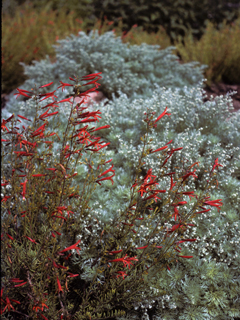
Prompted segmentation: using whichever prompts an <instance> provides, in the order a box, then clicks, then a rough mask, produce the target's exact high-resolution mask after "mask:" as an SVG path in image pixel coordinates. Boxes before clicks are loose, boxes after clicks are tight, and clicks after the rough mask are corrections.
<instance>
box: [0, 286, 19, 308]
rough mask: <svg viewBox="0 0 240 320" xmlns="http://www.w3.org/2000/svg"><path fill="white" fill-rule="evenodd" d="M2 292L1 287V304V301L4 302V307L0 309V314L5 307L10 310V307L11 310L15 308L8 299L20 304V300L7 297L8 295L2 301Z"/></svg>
mask: <svg viewBox="0 0 240 320" xmlns="http://www.w3.org/2000/svg"><path fill="white" fill-rule="evenodd" d="M2 293H3V289H1V304H2V303H5V307H4V309H3V310H2V309H1V313H0V314H3V313H4V311H5V310H6V309H8V311H11V309H12V310H13V311H15V309H14V307H13V306H12V304H11V302H10V301H12V302H15V303H18V304H20V302H19V301H17V300H13V299H9V298H8V297H6V301H4V299H3V298H2Z"/></svg>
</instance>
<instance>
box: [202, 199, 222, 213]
mask: <svg viewBox="0 0 240 320" xmlns="http://www.w3.org/2000/svg"><path fill="white" fill-rule="evenodd" d="M221 200H222V199H218V200H211V201H205V202H204V203H203V204H205V205H209V206H212V207H217V210H218V212H219V211H220V208H219V207H221V206H222V205H223V203H222V202H221Z"/></svg>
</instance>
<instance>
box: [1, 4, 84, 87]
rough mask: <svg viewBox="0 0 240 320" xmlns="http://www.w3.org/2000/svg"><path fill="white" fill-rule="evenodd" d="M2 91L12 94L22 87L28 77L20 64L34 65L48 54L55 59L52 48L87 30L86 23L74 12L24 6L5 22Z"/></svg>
mask: <svg viewBox="0 0 240 320" xmlns="http://www.w3.org/2000/svg"><path fill="white" fill-rule="evenodd" d="M2 26H3V32H2V34H3V38H2V91H3V92H4V93H9V92H11V91H12V90H14V89H15V88H16V87H17V86H19V85H21V84H22V83H23V82H24V81H25V80H26V77H25V76H24V74H23V67H22V66H21V65H20V64H19V62H24V63H26V64H31V62H32V61H33V60H38V61H39V60H41V59H43V58H45V55H46V54H48V55H49V56H50V57H54V55H55V51H54V49H53V47H52V45H53V44H54V43H56V41H57V40H58V39H63V38H65V37H67V36H68V35H69V34H71V33H73V34H77V33H78V32H79V31H81V30H82V29H85V22H84V21H82V20H81V19H80V18H76V17H75V15H74V12H70V13H69V14H68V15H67V14H66V12H64V11H59V12H57V11H52V10H49V9H48V6H45V7H43V8H42V10H40V11H39V12H37V11H36V10H33V5H32V4H31V3H29V4H28V6H24V5H23V6H21V7H20V10H18V11H16V14H15V16H14V17H13V18H11V17H10V16H9V15H4V16H3V20H2Z"/></svg>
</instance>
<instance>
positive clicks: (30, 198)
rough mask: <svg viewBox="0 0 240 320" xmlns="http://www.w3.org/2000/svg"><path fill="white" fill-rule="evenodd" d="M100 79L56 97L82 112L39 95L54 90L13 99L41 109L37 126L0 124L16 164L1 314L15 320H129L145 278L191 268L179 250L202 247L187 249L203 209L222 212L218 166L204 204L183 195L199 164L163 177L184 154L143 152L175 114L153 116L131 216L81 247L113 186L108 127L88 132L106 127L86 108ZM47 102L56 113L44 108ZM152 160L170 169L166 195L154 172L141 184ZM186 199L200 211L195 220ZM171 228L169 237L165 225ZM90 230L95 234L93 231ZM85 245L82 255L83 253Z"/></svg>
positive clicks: (7, 177)
mask: <svg viewBox="0 0 240 320" xmlns="http://www.w3.org/2000/svg"><path fill="white" fill-rule="evenodd" d="M100 74H101V73H94V74H90V75H87V76H84V77H81V78H80V79H79V78H77V77H74V78H73V77H70V78H69V79H70V81H72V82H73V83H74V84H71V83H64V82H62V81H60V84H61V85H60V86H59V87H58V89H62V90H63V89H64V88H65V87H73V91H74V95H73V98H74V99H75V98H76V97H78V98H81V100H80V102H79V103H77V105H76V106H74V99H73V101H70V99H71V98H67V99H63V100H60V101H58V99H57V94H56V90H54V91H50V92H48V93H41V92H39V90H40V91H41V89H42V88H45V87H49V86H51V85H52V84H53V83H52V82H51V83H48V84H44V85H42V86H40V87H39V88H38V89H35V90H32V91H33V92H31V91H26V90H22V89H17V91H18V92H17V93H16V96H17V97H18V96H20V95H23V96H25V97H27V98H32V99H35V101H36V114H35V118H34V120H33V121H31V120H30V119H28V118H27V116H26V117H25V116H22V115H17V116H16V115H14V114H13V115H12V116H10V117H9V118H8V119H3V120H2V125H1V127H2V134H3V139H2V145H3V159H4V158H5V157H8V159H9V157H10V160H11V161H10V164H9V171H6V172H4V173H3V175H2V188H3V197H2V208H3V212H4V214H5V215H4V219H3V223H2V234H1V240H2V250H3V261H2V264H3V269H4V277H3V281H2V288H1V313H2V314H3V313H6V312H11V314H13V315H14V317H15V318H16V319H17V317H20V316H21V317H26V318H27V317H33V318H34V317H35V318H36V317H37V318H39V317H41V318H43V319H75V318H76V317H78V319H91V318H92V319H101V318H104V319H107V318H109V317H111V316H112V314H113V311H114V312H115V315H123V314H124V312H125V311H126V310H125V307H124V306H125V301H128V303H133V302H134V301H136V294H138V293H140V292H141V291H142V290H143V289H144V288H146V287H147V286H148V284H147V282H146V281H145V280H146V279H145V278H146V275H151V276H153V275H154V273H156V272H159V271H160V270H162V269H163V268H167V269H168V270H171V268H170V267H169V265H171V264H172V263H175V261H176V259H178V258H183V259H189V258H193V256H191V255H183V254H181V250H182V249H181V247H180V246H179V244H181V243H184V242H194V241H196V240H197V239H187V238H185V239H184V233H185V231H186V230H187V228H189V227H192V226H194V224H193V223H191V221H192V219H193V218H194V216H195V215H196V214H201V213H203V212H208V211H209V210H210V209H207V208H206V206H210V207H216V208H217V210H220V207H221V206H222V202H221V199H217V200H210V197H209V195H208V193H207V192H206V191H208V189H209V186H211V184H212V183H214V180H215V173H214V174H213V170H214V169H215V168H218V167H219V166H221V165H220V164H219V163H218V160H217V159H216V161H215V163H214V164H213V167H212V170H211V172H210V178H209V180H208V181H207V182H206V186H205V189H204V191H203V192H202V194H200V195H196V194H195V192H194V191H187V190H185V189H184V187H185V186H186V184H187V181H188V179H191V178H194V179H197V175H196V169H192V168H193V167H194V166H195V165H197V164H198V163H194V164H193V165H191V166H189V167H188V168H183V170H182V172H181V175H178V176H177V174H176V173H175V172H167V167H166V164H167V162H168V160H169V158H170V157H171V156H172V155H173V154H174V152H179V151H180V150H181V149H182V148H175V149H173V148H170V147H169V145H170V144H171V143H172V141H169V142H167V143H166V145H165V146H159V147H158V148H157V149H155V150H152V149H150V148H148V147H147V144H148V133H149V130H150V129H151V128H156V126H157V122H158V121H159V120H160V119H161V118H162V117H163V116H165V115H168V116H170V115H171V113H169V112H167V108H166V109H165V110H164V112H163V113H162V114H160V115H159V116H157V117H155V116H154V113H152V114H151V113H148V112H147V113H146V115H147V117H146V119H145V122H146V123H147V133H146V135H145V136H144V137H143V138H142V139H143V141H144V147H143V150H142V154H141V157H140V159H139V165H138V168H137V169H136V172H137V174H136V179H135V182H134V183H133V184H132V187H131V189H130V193H131V197H130V201H129V205H128V207H127V209H126V210H124V211H122V212H121V213H120V214H119V215H118V217H117V218H116V219H114V221H113V222H112V223H109V225H106V226H105V227H104V229H101V228H100V229H99V228H98V230H97V231H96V232H95V231H93V232H92V233H91V231H88V232H89V233H91V237H90V239H88V238H87V237H85V238H84V237H83V239H79V238H78V236H81V235H82V234H85V233H84V232H85V231H84V230H86V227H83V225H81V223H80V222H79V221H83V220H85V219H86V218H87V217H88V216H89V215H90V211H89V209H90V208H89V207H88V205H87V204H88V199H89V196H91V193H92V192H93V191H94V190H95V188H96V187H97V185H99V186H100V187H101V186H102V184H104V181H106V180H110V181H111V183H112V184H113V183H114V176H115V170H114V169H113V168H114V163H111V164H110V162H112V159H109V160H107V159H103V158H102V157H103V150H102V149H104V148H106V147H107V146H108V145H109V143H105V142H104V141H100V140H101V138H99V137H96V136H94V132H96V131H99V130H103V129H109V128H110V126H109V125H104V126H101V127H99V128H96V127H95V126H92V125H93V124H92V122H97V121H98V119H99V118H101V117H100V114H101V112H100V111H99V110H97V111H92V112H89V111H87V110H86V109H87V107H84V105H85V102H86V97H87V96H88V93H90V92H93V91H95V90H96V89H97V88H98V87H99V85H100V84H99V83H98V82H97V81H98V80H100V79H101V76H100ZM85 85H92V87H91V88H90V89H88V90H86V91H85V92H81V90H80V88H81V87H84V86H85ZM48 98H50V99H51V102H50V103H49V101H48V103H47V102H46V104H45V102H44V103H43V104H40V102H43V101H45V100H46V99H48ZM55 98H56V99H55ZM65 102H67V103H69V108H70V114H69V118H68V123H67V126H66V128H65V131H64V134H63V136H62V137H61V138H60V136H61V135H60V133H58V132H55V131H57V130H55V129H57V119H58V118H57V117H58V114H59V111H58V107H59V104H61V103H65ZM51 118H52V119H56V128H55V129H54V130H55V131H53V128H50V119H51ZM26 122H27V124H26ZM29 122H30V124H28V123H29ZM56 142H57V143H61V147H60V153H59V157H53V151H52V150H53V145H54V143H56ZM156 152H161V157H162V164H161V166H162V168H164V169H165V173H164V174H163V176H169V187H168V188H167V189H166V190H161V189H159V187H158V185H159V182H158V181H159V179H157V177H156V176H155V175H153V174H152V168H149V170H148V171H147V173H146V175H145V176H144V178H143V179H140V172H141V167H142V165H143V158H144V157H146V156H148V155H151V154H152V153H156ZM97 153H99V154H100V158H101V159H100V161H99V162H98V163H97V165H98V166H97V169H94V167H93V161H91V156H92V154H97ZM83 160H84V161H83ZM82 163H85V164H86V165H87V166H88V168H89V170H90V171H89V172H91V174H90V173H89V174H88V175H87V177H86V179H85V181H84V185H83V188H82V190H80V189H79V186H76V184H74V179H75V177H76V175H77V172H76V171H75V170H76V167H77V166H79V165H81V164H82ZM107 164H108V165H107ZM106 165H107V166H106ZM109 165H110V166H109ZM91 186H93V187H92V188H90V187H91ZM184 196H188V197H189V200H190V201H191V200H194V201H195V202H194V205H193V206H192V208H191V209H189V210H188V209H187V205H188V202H187V201H186V200H184ZM191 198H192V199H191ZM160 203H161V204H160ZM199 208H200V209H202V210H200V211H198V210H199ZM95 220H97V219H96V218H95ZM148 221H149V222H150V223H151V222H154V223H153V224H152V227H151V228H149V232H148V233H147V234H146V236H145V237H144V239H139V230H140V228H141V226H144V225H145V224H146V222H148ZM167 222H168V223H169V224H170V225H171V227H170V226H166V225H165V224H166V223H167ZM97 224H99V222H98V221H97ZM87 228H88V229H89V230H92V229H93V226H92V225H89V226H87ZM156 234H158V235H159V241H158V243H156V241H155V240H154V239H155V237H156ZM83 243H87V248H86V249H84V250H83V248H81V247H82V244H83ZM136 243H141V245H136ZM89 261H90V262H89ZM85 263H90V265H89V272H90V270H91V272H92V273H93V274H92V279H91V281H90V282H89V281H87V280H84V276H83V275H82V265H84V264H85ZM99 292H101V299H99V297H98V295H99ZM116 296H117V297H118V298H117V301H118V303H117V305H118V308H117V309H116V308H115V305H116ZM106 312H107V315H106ZM110 313H111V315H110Z"/></svg>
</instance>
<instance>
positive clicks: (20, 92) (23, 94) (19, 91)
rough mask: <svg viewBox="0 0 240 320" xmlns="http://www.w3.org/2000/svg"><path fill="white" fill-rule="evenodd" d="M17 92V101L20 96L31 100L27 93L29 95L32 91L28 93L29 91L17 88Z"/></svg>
mask: <svg viewBox="0 0 240 320" xmlns="http://www.w3.org/2000/svg"><path fill="white" fill-rule="evenodd" d="M17 91H18V93H14V96H15V95H17V97H16V99H17V98H18V97H19V96H21V95H22V96H24V97H27V98H31V96H28V95H27V94H26V93H25V92H27V93H31V92H30V91H27V90H23V89H19V88H17Z"/></svg>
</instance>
